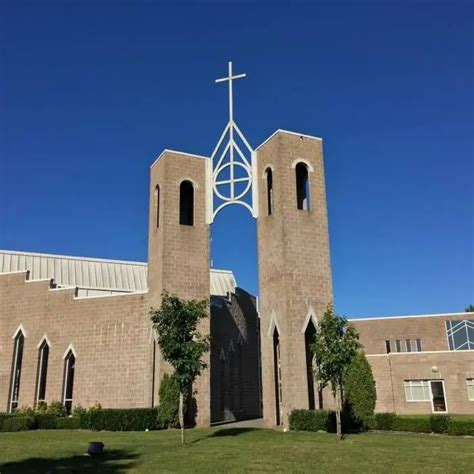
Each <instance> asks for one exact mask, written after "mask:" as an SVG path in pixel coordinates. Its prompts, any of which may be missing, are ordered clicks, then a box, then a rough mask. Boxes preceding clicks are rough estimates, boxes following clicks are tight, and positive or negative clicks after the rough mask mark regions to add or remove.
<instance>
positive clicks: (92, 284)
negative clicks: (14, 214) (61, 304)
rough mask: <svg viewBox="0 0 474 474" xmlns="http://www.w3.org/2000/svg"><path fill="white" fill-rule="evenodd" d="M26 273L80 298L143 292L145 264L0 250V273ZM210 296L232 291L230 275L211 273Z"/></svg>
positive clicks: (233, 280) (221, 272)
mask: <svg viewBox="0 0 474 474" xmlns="http://www.w3.org/2000/svg"><path fill="white" fill-rule="evenodd" d="M25 270H29V271H30V280H43V279H49V278H54V280H55V282H56V284H57V285H59V286H62V287H65V286H77V287H78V288H79V289H80V290H83V291H80V295H82V296H96V295H97V294H99V293H101V294H104V293H105V294H117V293H130V292H134V291H146V290H147V289H148V285H147V264H146V263H143V262H128V261H123V260H105V259H99V258H87V257H71V256H65V255H51V254H44V253H33V252H19V251H15V250H0V273H11V272H17V271H25ZM210 286H211V295H221V296H226V295H227V292H233V291H235V287H236V281H235V278H234V275H233V273H232V272H231V271H228V270H217V269H214V268H212V269H211V281H210Z"/></svg>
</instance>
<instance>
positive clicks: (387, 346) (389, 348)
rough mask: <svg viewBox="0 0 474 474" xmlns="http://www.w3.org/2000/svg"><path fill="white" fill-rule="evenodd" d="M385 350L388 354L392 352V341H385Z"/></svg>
mask: <svg viewBox="0 0 474 474" xmlns="http://www.w3.org/2000/svg"><path fill="white" fill-rule="evenodd" d="M385 350H386V351H387V354H390V352H392V349H391V347H390V341H385Z"/></svg>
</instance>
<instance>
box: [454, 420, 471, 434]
mask: <svg viewBox="0 0 474 474" xmlns="http://www.w3.org/2000/svg"><path fill="white" fill-rule="evenodd" d="M448 434H450V435H454V436H474V420H457V419H456V420H455V419H452V418H451V419H450V420H449V425H448Z"/></svg>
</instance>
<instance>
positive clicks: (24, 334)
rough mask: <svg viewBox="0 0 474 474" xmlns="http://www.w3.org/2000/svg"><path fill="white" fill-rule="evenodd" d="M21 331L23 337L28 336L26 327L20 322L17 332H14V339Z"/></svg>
mask: <svg viewBox="0 0 474 474" xmlns="http://www.w3.org/2000/svg"><path fill="white" fill-rule="evenodd" d="M20 331H21V332H22V333H23V337H26V331H25V328H24V327H23V324H20V325H19V326H18V327H17V329H16V331H15V333H14V334H13V336H12V339H15V337H16V336H18V333H19V332H20Z"/></svg>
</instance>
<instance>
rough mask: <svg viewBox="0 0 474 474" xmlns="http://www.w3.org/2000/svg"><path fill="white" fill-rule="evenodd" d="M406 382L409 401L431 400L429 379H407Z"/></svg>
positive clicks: (406, 396)
mask: <svg viewBox="0 0 474 474" xmlns="http://www.w3.org/2000/svg"><path fill="white" fill-rule="evenodd" d="M404 384H405V399H406V401H407V402H429V401H430V400H431V397H430V388H429V382H428V380H405V382H404Z"/></svg>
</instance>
